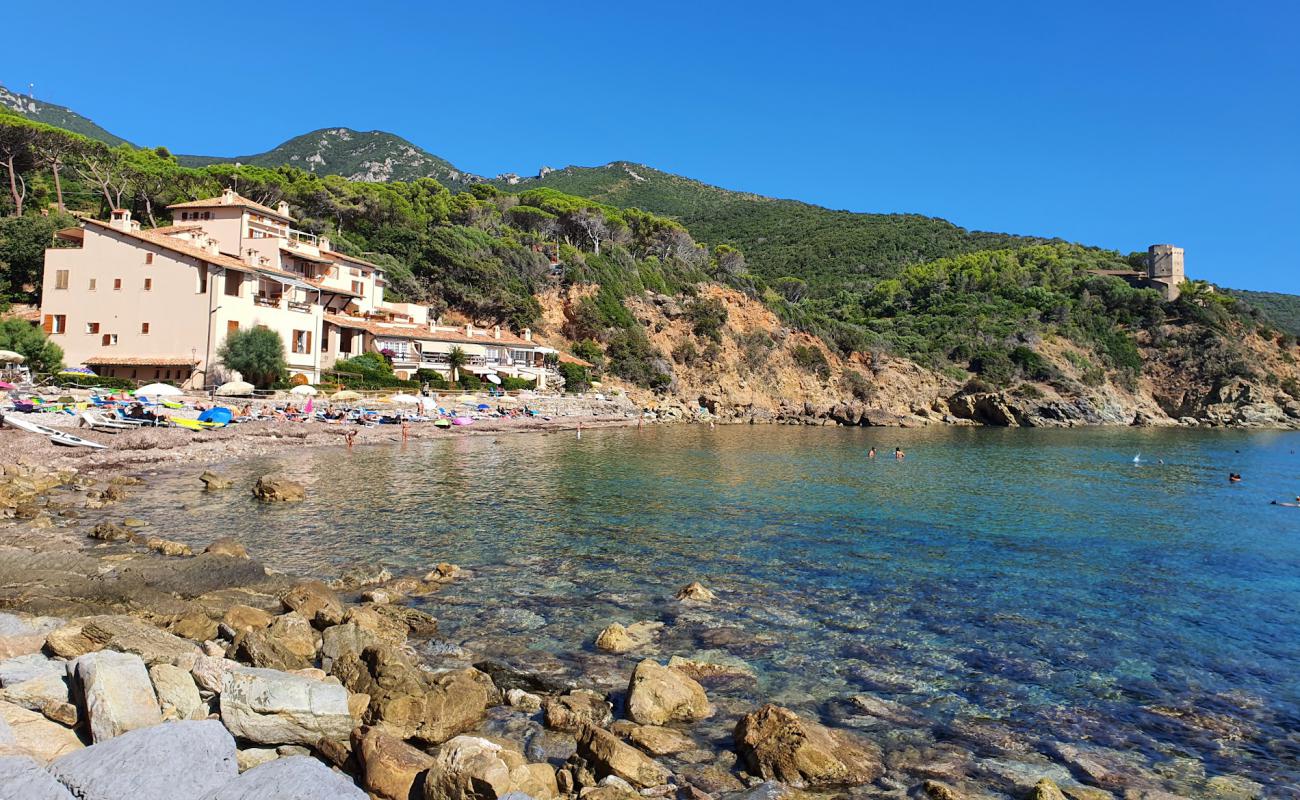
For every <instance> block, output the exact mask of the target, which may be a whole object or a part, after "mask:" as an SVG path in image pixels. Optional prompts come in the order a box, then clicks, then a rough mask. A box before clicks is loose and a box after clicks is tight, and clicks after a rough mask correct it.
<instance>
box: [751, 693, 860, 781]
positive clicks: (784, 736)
mask: <svg viewBox="0 0 1300 800" xmlns="http://www.w3.org/2000/svg"><path fill="white" fill-rule="evenodd" d="M735 743H736V752H737V753H738V754H739V755H740V758H741V761H742V763H743V764H744V766H745V768H746V769H747V770H748V771H749V772H750V773H751V774H754V775H757V776H759V777H760V778H764V779H776V780H779V781H783V782H785V783H788V784H790V785H791V786H795V787H797V788H801V789H802V788H807V787H809V786H836V785H857V784H863V783H870V782H871V781H874V780H875V779H876V778H878V777H880V775H881V773H882V772H883V771H884V770H883V767H882V765H881V758H880V753H879V752H878V751H876V750H875V749H874V748H871V749H869V747H870V746H869V745H867V744H865V743H862V742H859V741H858V740H857V739H856V738H854V737H853V736H852V735H851V734H849V733H847V732H844V731H832V730H830V729H828V728H826V727H824V726H822V725H819V724H818V723H816V722H809V721H807V720H804V719H800V718H799V716H798V715H797V714H795V713H794V712H793V711H790V710H789V709H787V708H781V707H780V706H775V705H772V704H770V703H769V704H768V705H765V706H763V707H762V708H760V709H759V710H758V711H755V712H753V713H752V714H748V715H746V716H745V717H744V718H743V719H741V720H740V722H739V723H738V724H737V725H736V731H735Z"/></svg>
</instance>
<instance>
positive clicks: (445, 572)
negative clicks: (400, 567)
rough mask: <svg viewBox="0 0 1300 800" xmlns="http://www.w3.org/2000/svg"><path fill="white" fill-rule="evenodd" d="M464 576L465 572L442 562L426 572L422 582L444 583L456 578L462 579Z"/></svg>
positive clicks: (453, 565)
mask: <svg viewBox="0 0 1300 800" xmlns="http://www.w3.org/2000/svg"><path fill="white" fill-rule="evenodd" d="M464 575H465V570H463V569H461V568H460V567H458V566H456V565H455V564H449V563H447V562H446V561H443V562H441V563H439V564H438V565H437V566H435V567H434V568H433V569H431V570H429V571H428V572H426V573H425V575H424V580H425V582H426V583H446V582H447V581H452V580H455V579H456V578H461V577H464Z"/></svg>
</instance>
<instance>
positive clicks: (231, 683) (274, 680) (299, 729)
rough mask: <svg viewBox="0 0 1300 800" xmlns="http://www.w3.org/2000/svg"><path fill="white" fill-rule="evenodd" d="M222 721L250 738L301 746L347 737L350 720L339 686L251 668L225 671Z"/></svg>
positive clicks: (345, 698)
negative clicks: (322, 740) (321, 740)
mask: <svg viewBox="0 0 1300 800" xmlns="http://www.w3.org/2000/svg"><path fill="white" fill-rule="evenodd" d="M221 720H222V722H224V723H225V725H226V727H227V728H229V729H230V732H231V733H233V734H235V735H236V736H239V737H240V738H242V739H246V740H248V741H250V742H256V743H258V744H303V745H310V744H314V743H315V742H316V741H318V740H319V739H346V738H347V737H348V734H349V733H351V732H352V728H353V727H354V722H355V720H354V719H353V718H352V715H351V713H350V711H349V709H348V691H347V689H345V688H343V687H342V686H339V685H337V684H331V683H322V682H318V681H313V680H311V679H309V678H303V677H300V676H297V675H289V674H287V673H284V672H275V671H273V670H267V669H257V668H255V667H239V668H236V669H232V670H230V671H229V672H227V673H226V674H225V678H224V680H223V682H222V686H221Z"/></svg>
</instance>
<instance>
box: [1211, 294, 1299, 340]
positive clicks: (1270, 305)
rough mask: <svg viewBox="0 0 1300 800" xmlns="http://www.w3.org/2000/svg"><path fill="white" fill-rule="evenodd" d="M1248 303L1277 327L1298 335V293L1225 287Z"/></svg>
mask: <svg viewBox="0 0 1300 800" xmlns="http://www.w3.org/2000/svg"><path fill="white" fill-rule="evenodd" d="M1224 291H1225V292H1227V293H1228V294H1231V295H1235V296H1237V297H1240V298H1241V299H1243V300H1245V301H1246V302H1247V303H1250V305H1251V306H1253V307H1255V308H1257V309H1259V310H1260V312H1262V313H1263V314H1264V316H1265V317H1267V318H1268V320H1269V321H1270V322H1272V323H1273V324H1274V325H1276V326H1277V327H1278V328H1279V329H1281V330H1283V331H1285V332H1286V333H1289V334H1291V335H1292V336H1300V295H1294V294H1282V293H1280V292H1253V291H1249V290H1247V289H1225V290H1224Z"/></svg>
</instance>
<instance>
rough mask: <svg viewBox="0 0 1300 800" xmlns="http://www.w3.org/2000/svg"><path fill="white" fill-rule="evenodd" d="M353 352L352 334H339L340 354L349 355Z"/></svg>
mask: <svg viewBox="0 0 1300 800" xmlns="http://www.w3.org/2000/svg"><path fill="white" fill-rule="evenodd" d="M351 352H352V334H351V333H348V332H346V331H344V332H341V333H340V334H339V354H340V355H347V354H351Z"/></svg>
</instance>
